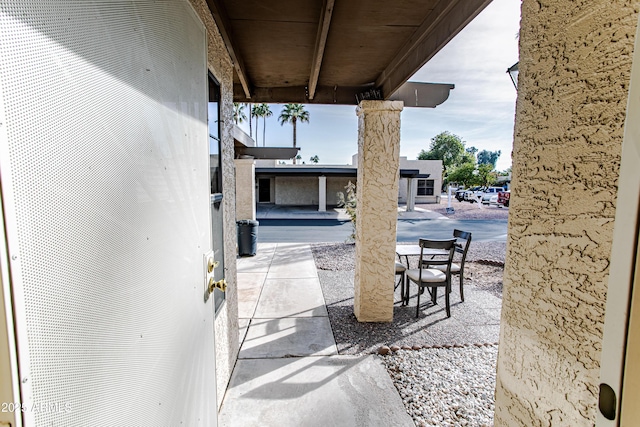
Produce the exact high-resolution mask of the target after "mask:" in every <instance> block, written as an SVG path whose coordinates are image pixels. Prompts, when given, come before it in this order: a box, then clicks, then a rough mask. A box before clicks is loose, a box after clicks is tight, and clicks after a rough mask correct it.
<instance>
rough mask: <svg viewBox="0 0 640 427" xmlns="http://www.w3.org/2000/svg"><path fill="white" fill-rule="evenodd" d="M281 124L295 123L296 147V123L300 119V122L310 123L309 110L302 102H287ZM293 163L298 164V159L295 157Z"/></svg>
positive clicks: (281, 114) (294, 145) (294, 144)
mask: <svg viewBox="0 0 640 427" xmlns="http://www.w3.org/2000/svg"><path fill="white" fill-rule="evenodd" d="M278 119H279V120H280V126H284V124H285V123H291V124H292V125H293V148H296V123H297V122H298V120H300V123H305V122H306V123H309V112H308V111H307V110H305V109H304V105H302V104H285V106H284V108H283V109H282V112H281V113H280V117H278ZM293 164H294V165H295V164H296V159H295V158H294V159H293Z"/></svg>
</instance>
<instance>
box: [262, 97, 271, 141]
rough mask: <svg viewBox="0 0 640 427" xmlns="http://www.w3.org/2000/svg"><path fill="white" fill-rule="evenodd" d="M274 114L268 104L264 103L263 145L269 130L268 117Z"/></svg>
mask: <svg viewBox="0 0 640 427" xmlns="http://www.w3.org/2000/svg"><path fill="white" fill-rule="evenodd" d="M271 116H273V112H272V111H271V109H270V108H269V105H268V104H262V146H263V147H264V146H265V145H266V144H265V136H266V132H267V117H271Z"/></svg>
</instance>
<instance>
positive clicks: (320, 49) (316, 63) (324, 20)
mask: <svg viewBox="0 0 640 427" xmlns="http://www.w3.org/2000/svg"><path fill="white" fill-rule="evenodd" d="M334 3H335V0H324V7H323V12H322V15H321V17H320V23H319V24H318V35H317V37H316V47H315V50H314V53H313V61H312V62H311V76H310V77H309V99H313V97H314V96H315V94H316V87H317V85H318V77H319V76H320V67H321V65H322V58H323V57H324V49H325V47H326V45H327V36H328V34H329V25H330V24H331V15H332V14H333V5H334Z"/></svg>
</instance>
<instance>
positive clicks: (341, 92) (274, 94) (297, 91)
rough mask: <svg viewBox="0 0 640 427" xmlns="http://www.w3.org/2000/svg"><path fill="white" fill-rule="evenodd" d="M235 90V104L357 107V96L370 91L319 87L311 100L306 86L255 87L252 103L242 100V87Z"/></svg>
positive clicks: (349, 87) (356, 87)
mask: <svg viewBox="0 0 640 427" xmlns="http://www.w3.org/2000/svg"><path fill="white" fill-rule="evenodd" d="M237 86H239V85H236V87H235V88H234V101H235V102H251V103H254V104H260V103H266V104H287V103H291V102H296V103H300V104H335V105H357V103H358V102H357V100H356V95H357V94H360V93H362V92H363V91H365V90H367V89H370V88H371V85H367V86H321V85H319V86H317V87H316V94H315V96H314V98H313V99H309V97H308V95H307V90H308V89H307V87H306V86H287V87H255V88H254V90H253V94H252V97H251V100H250V101H247V100H244V99H242V95H241V93H240V92H239V90H240V87H237Z"/></svg>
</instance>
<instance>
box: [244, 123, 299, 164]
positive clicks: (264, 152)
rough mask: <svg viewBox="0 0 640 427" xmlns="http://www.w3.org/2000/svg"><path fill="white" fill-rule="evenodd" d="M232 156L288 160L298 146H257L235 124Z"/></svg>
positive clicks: (294, 153)
mask: <svg viewBox="0 0 640 427" xmlns="http://www.w3.org/2000/svg"><path fill="white" fill-rule="evenodd" d="M232 134H233V145H234V158H236V159H239V158H247V157H249V158H251V157H252V158H254V159H266V160H289V159H293V158H294V157H296V156H297V155H298V151H300V148H293V147H258V146H256V142H255V141H254V140H253V138H251V137H250V136H249V135H247V134H246V132H245V131H243V130H242V129H240V128H239V127H238V126H237V125H234V126H233V130H232Z"/></svg>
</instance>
